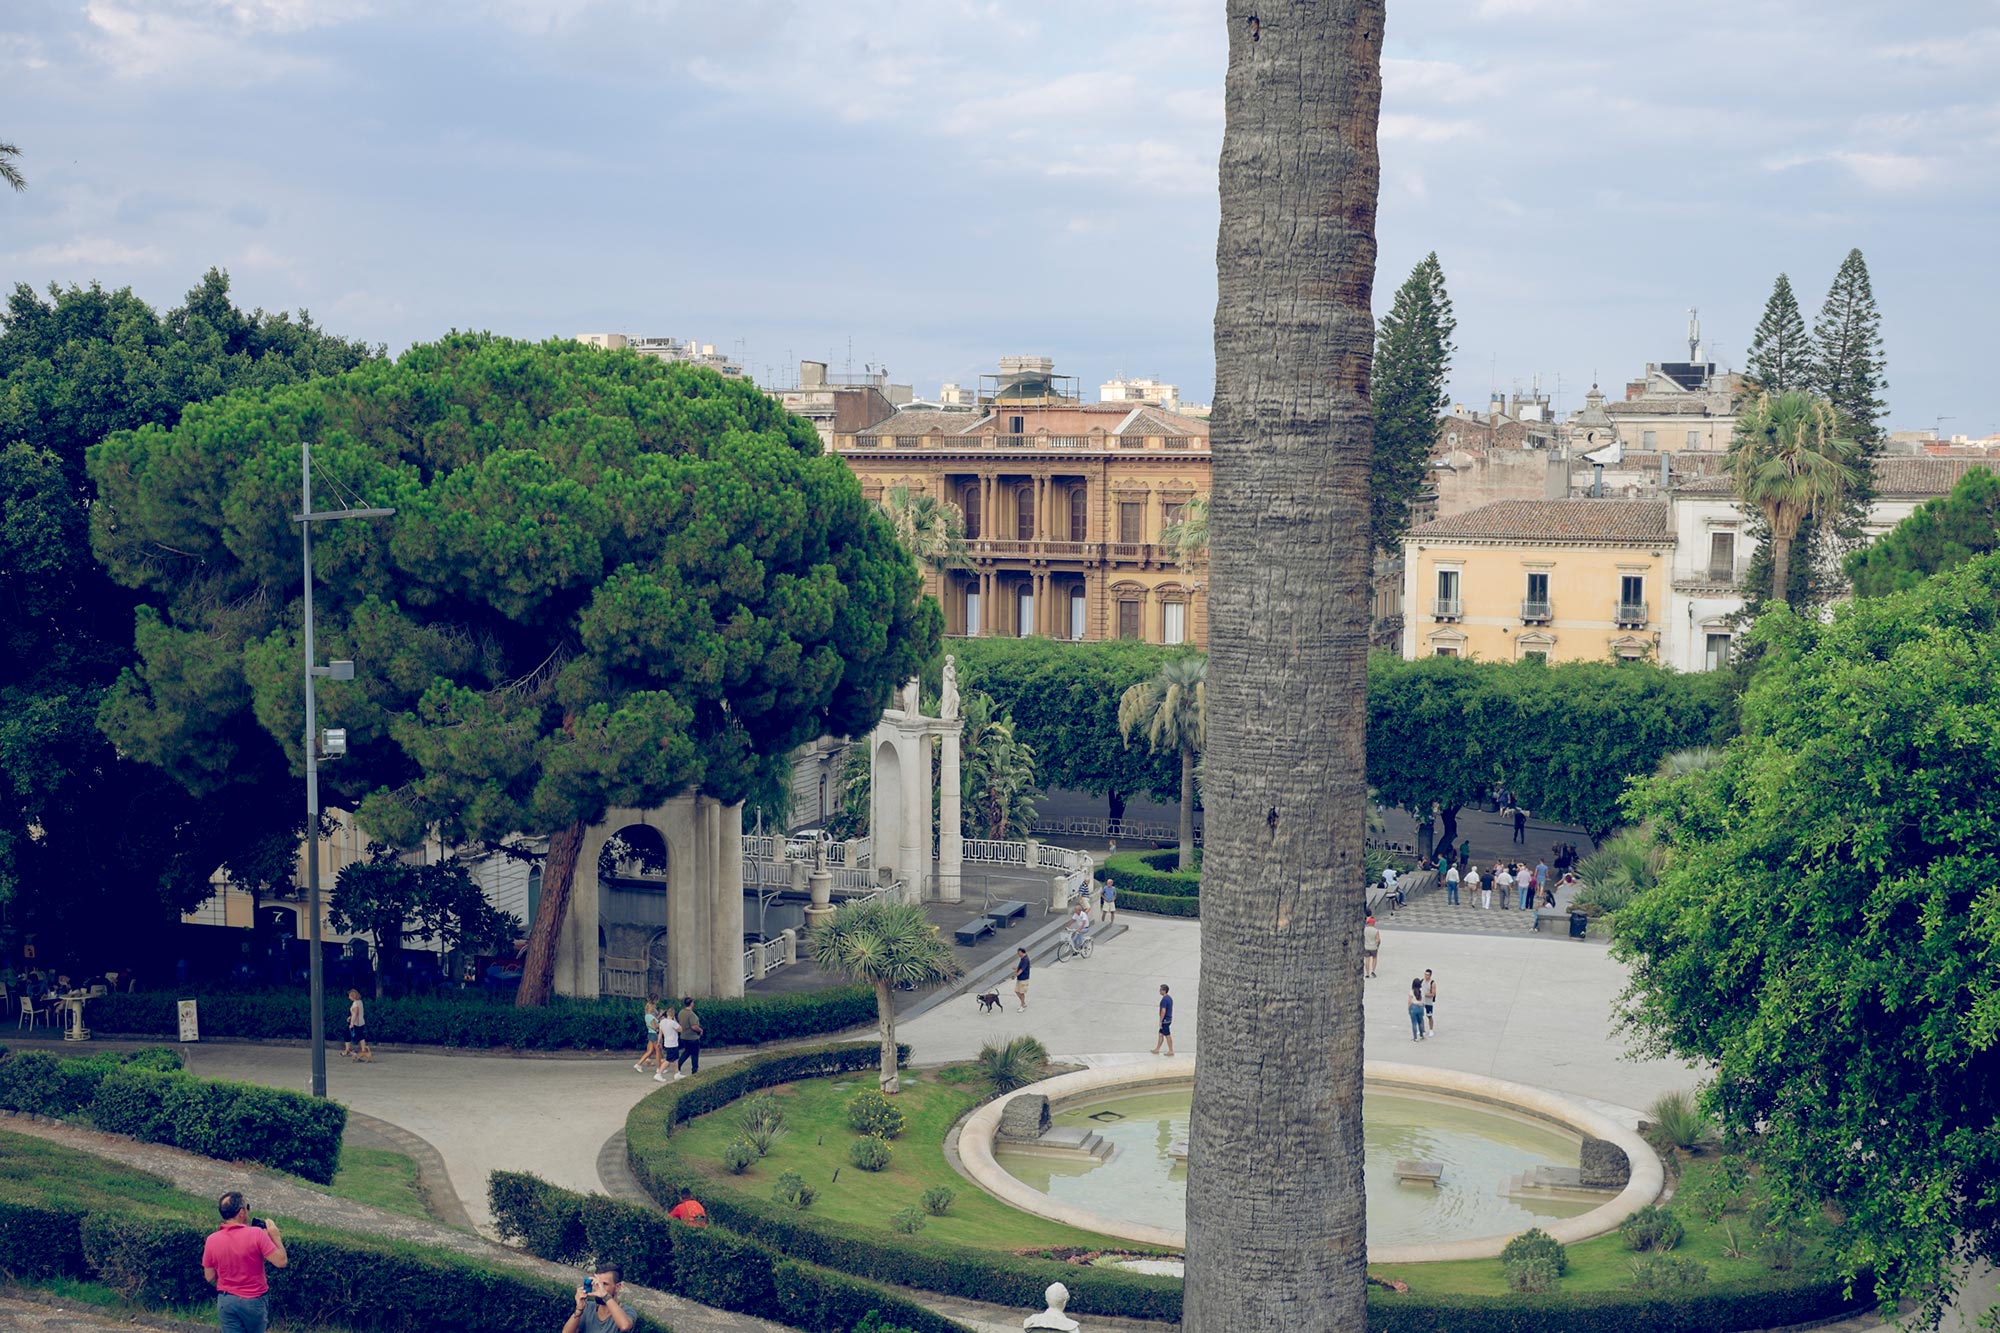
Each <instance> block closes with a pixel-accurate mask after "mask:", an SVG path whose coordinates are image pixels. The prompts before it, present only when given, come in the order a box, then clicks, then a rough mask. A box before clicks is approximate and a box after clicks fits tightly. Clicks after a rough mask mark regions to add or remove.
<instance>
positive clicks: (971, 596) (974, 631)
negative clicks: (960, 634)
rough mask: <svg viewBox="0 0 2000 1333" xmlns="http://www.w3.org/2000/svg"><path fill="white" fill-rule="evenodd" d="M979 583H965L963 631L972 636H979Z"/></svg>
mask: <svg viewBox="0 0 2000 1333" xmlns="http://www.w3.org/2000/svg"><path fill="white" fill-rule="evenodd" d="M979 628H980V626H979V585H978V584H977V583H967V584H966V585H965V632H966V633H967V634H968V635H970V636H971V637H973V638H977V637H979Z"/></svg>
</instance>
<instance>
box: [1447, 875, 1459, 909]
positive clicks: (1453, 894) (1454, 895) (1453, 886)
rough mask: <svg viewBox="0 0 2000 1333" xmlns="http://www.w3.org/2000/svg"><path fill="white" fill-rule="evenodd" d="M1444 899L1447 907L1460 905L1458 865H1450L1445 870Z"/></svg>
mask: <svg viewBox="0 0 2000 1333" xmlns="http://www.w3.org/2000/svg"><path fill="white" fill-rule="evenodd" d="M1444 901H1445V906H1447V907H1456V906H1458V867H1457V866H1455V865H1454V866H1449V867H1447V868H1446V870H1445V872H1444Z"/></svg>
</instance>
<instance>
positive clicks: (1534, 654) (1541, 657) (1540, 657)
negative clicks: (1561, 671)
mask: <svg viewBox="0 0 2000 1333" xmlns="http://www.w3.org/2000/svg"><path fill="white" fill-rule="evenodd" d="M1521 660H1522V661H1524V662H1546V661H1548V660H1549V650H1548V649H1546V648H1523V649H1522V650H1521Z"/></svg>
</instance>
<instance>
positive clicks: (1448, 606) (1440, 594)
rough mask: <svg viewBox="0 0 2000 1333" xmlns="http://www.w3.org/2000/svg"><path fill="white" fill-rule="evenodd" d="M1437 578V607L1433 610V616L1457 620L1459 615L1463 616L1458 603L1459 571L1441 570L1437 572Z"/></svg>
mask: <svg viewBox="0 0 2000 1333" xmlns="http://www.w3.org/2000/svg"><path fill="white" fill-rule="evenodd" d="M1437 576H1438V582H1437V606H1436V607H1435V608H1434V609H1433V614H1434V615H1436V616H1439V617H1444V618H1451V619H1456V618H1457V617H1458V616H1459V615H1461V614H1463V612H1462V611H1461V610H1460V608H1459V602H1458V571H1457V570H1455V569H1440V570H1439V571H1438V572H1437Z"/></svg>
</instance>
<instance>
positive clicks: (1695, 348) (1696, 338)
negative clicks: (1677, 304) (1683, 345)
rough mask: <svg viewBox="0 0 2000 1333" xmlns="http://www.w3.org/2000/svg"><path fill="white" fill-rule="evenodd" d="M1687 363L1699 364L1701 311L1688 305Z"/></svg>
mask: <svg viewBox="0 0 2000 1333" xmlns="http://www.w3.org/2000/svg"><path fill="white" fill-rule="evenodd" d="M1688 364H1689V365H1697V366H1698V365H1700V364H1701V311H1699V310H1697V309H1696V308H1694V307H1693V306H1689V307H1688Z"/></svg>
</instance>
